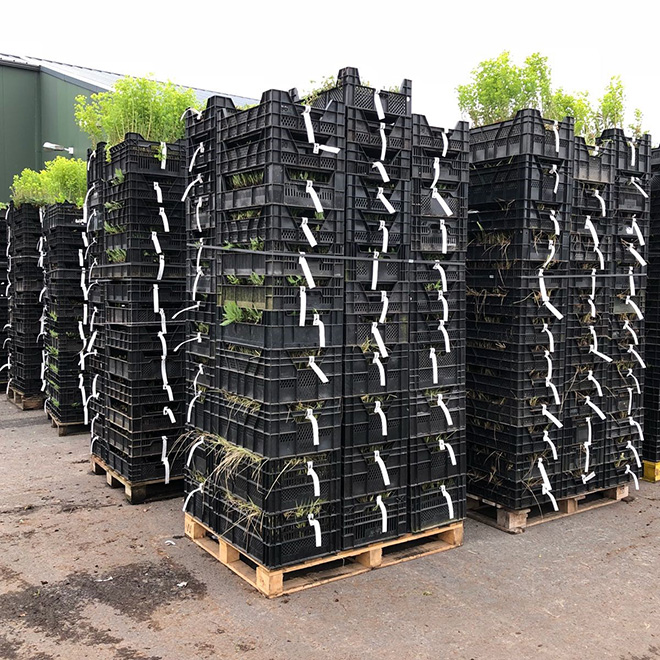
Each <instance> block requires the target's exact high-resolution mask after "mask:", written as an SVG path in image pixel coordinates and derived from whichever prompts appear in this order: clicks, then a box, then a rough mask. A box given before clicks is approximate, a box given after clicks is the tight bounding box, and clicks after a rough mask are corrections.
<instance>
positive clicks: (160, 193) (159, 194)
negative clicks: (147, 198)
mask: <svg viewBox="0 0 660 660" xmlns="http://www.w3.org/2000/svg"><path fill="white" fill-rule="evenodd" d="M154 190H155V191H156V201H157V202H158V204H162V203H163V191H162V190H161V189H160V185H159V184H158V181H154Z"/></svg>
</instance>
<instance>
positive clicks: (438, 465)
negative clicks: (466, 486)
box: [409, 428, 467, 484]
mask: <svg viewBox="0 0 660 660" xmlns="http://www.w3.org/2000/svg"><path fill="white" fill-rule="evenodd" d="M465 437H466V436H465V428H459V429H456V430H455V431H450V432H449V433H441V434H437V435H427V436H423V437H420V438H414V439H411V441H410V448H409V463H410V468H409V475H410V476H409V479H410V483H411V484H419V483H422V482H433V481H442V480H445V479H448V478H454V477H457V476H460V475H464V474H465V471H466V450H467V449H466V444H465Z"/></svg>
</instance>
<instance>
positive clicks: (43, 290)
mask: <svg viewBox="0 0 660 660" xmlns="http://www.w3.org/2000/svg"><path fill="white" fill-rule="evenodd" d="M46 291H48V287H43V288H42V289H41V291H40V292H39V302H41V301H42V300H43V297H44V293H46Z"/></svg>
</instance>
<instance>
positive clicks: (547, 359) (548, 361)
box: [543, 351, 552, 380]
mask: <svg viewBox="0 0 660 660" xmlns="http://www.w3.org/2000/svg"><path fill="white" fill-rule="evenodd" d="M543 357H545V360H546V362H547V363H548V375H547V376H546V378H547V379H548V380H552V358H551V357H550V351H544V353H543Z"/></svg>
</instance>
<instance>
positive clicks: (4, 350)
mask: <svg viewBox="0 0 660 660" xmlns="http://www.w3.org/2000/svg"><path fill="white" fill-rule="evenodd" d="M6 213H7V210H6V209H0V369H1V370H2V371H0V386H3V385H6V384H7V380H8V379H9V362H8V359H9V297H8V296H9V289H8V284H9V281H8V279H7V266H8V251H7V222H6V220H5V216H6Z"/></svg>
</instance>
